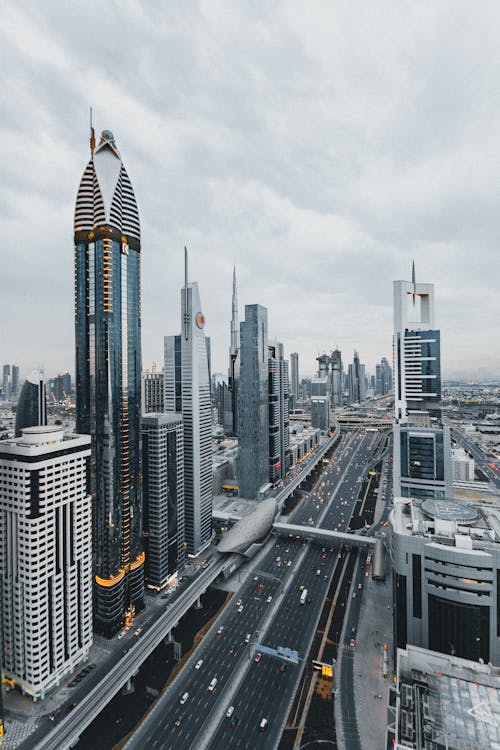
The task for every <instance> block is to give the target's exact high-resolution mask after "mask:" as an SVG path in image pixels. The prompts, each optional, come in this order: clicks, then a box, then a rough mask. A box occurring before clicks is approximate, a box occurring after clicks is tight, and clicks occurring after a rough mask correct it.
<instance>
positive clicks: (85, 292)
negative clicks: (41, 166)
mask: <svg viewBox="0 0 500 750" xmlns="http://www.w3.org/2000/svg"><path fill="white" fill-rule="evenodd" d="M73 252H74V264H75V290H74V294H75V349H76V430H77V432H78V433H81V434H85V435H91V436H92V464H91V477H90V478H91V491H92V495H93V496H94V502H93V509H94V522H93V530H94V535H93V542H94V566H95V569H94V572H95V576H94V582H95V589H94V627H95V629H96V630H97V631H98V632H100V633H102V634H103V635H105V636H108V637H111V636H113V635H114V634H115V633H116V632H117V631H118V630H119V629H120V627H121V626H122V624H123V622H124V620H125V617H126V615H127V613H132V612H138V611H140V610H141V609H142V608H143V607H144V550H143V548H142V540H143V536H142V474H141V371H142V366H141V289H140V287H141V272H140V266H141V230H140V223H139V212H138V210H137V203H136V200H135V195H134V191H133V188H132V183H131V182H130V178H129V176H128V174H127V171H126V169H125V166H124V164H123V162H122V158H121V156H120V152H119V151H118V148H117V145H116V141H115V138H114V136H113V133H111V132H110V131H109V130H103V131H102V133H101V137H100V141H99V145H98V146H97V147H96V146H95V139H94V134H93V130H92V135H91V154H90V159H89V161H88V163H87V166H86V167H85V170H84V173H83V176H82V179H81V181H80V186H79V188H78V193H77V197H76V205H75V221H74V249H73Z"/></svg>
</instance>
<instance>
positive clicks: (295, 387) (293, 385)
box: [290, 352, 300, 403]
mask: <svg viewBox="0 0 500 750" xmlns="http://www.w3.org/2000/svg"><path fill="white" fill-rule="evenodd" d="M299 382H300V381H299V355H298V353H297V352H292V354H290V393H291V394H292V395H293V396H295V399H294V401H295V403H297V400H298V398H299Z"/></svg>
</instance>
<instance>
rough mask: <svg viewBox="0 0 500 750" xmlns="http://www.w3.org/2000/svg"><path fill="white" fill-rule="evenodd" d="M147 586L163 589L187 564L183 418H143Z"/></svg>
mask: <svg viewBox="0 0 500 750" xmlns="http://www.w3.org/2000/svg"><path fill="white" fill-rule="evenodd" d="M142 467H143V477H144V479H143V499H144V510H143V513H144V550H145V553H146V565H145V578H146V585H147V586H148V588H152V589H157V590H159V589H162V588H164V587H165V586H166V585H167V582H168V579H169V578H170V577H171V576H172V575H173V574H174V573H175V572H176V571H177V570H178V569H179V568H180V567H182V565H183V563H184V438H183V426H182V415H181V414H173V413H172V414H168V413H164V414H147V415H146V416H143V418H142Z"/></svg>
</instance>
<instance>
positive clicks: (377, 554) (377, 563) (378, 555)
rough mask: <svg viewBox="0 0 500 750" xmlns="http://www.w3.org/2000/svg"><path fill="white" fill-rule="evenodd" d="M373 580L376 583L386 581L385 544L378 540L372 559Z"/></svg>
mask: <svg viewBox="0 0 500 750" xmlns="http://www.w3.org/2000/svg"><path fill="white" fill-rule="evenodd" d="M372 578H373V580H374V581H385V544H384V542H383V541H382V539H377V541H376V542H375V549H374V550H373V558H372Z"/></svg>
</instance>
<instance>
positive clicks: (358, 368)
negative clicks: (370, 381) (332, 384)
mask: <svg viewBox="0 0 500 750" xmlns="http://www.w3.org/2000/svg"><path fill="white" fill-rule="evenodd" d="M365 399H366V374H365V366H364V365H363V364H361V362H360V361H359V354H358V352H357V351H354V358H353V361H352V364H350V365H349V403H351V404H360V403H361V402H362V401H364V400H365Z"/></svg>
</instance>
